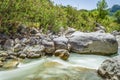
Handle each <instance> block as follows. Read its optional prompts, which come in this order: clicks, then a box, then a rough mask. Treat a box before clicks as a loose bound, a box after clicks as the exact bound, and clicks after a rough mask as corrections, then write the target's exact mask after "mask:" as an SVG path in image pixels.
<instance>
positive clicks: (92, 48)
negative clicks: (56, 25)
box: [0, 24, 118, 66]
mask: <svg viewBox="0 0 120 80" xmlns="http://www.w3.org/2000/svg"><path fill="white" fill-rule="evenodd" d="M100 30H104V29H100ZM0 39H1V40H0V43H1V44H0V50H1V51H0V61H1V66H3V65H4V64H3V65H2V63H4V62H5V61H6V60H7V59H18V58H22V59H26V58H30V59H34V58H40V57H42V56H46V55H50V56H53V55H57V56H59V57H60V58H61V59H63V60H67V59H68V58H69V55H70V54H69V53H71V52H76V53H80V54H81V53H88V54H91V53H92V54H99V55H110V54H114V53H117V50H118V44H117V41H118V40H116V38H115V37H114V36H113V35H111V34H109V33H105V32H104V33H101V32H91V33H85V32H79V31H76V30H75V29H74V28H68V29H67V30H65V29H63V28H62V29H61V32H59V33H57V34H54V33H53V32H50V31H48V32H47V33H46V34H43V32H42V30H40V29H37V28H28V27H27V26H25V25H23V24H20V25H19V28H18V30H17V34H14V35H13V36H10V37H9V36H6V35H0ZM58 54H59V55H58Z"/></svg>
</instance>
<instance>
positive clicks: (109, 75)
mask: <svg viewBox="0 0 120 80" xmlns="http://www.w3.org/2000/svg"><path fill="white" fill-rule="evenodd" d="M97 72H98V74H99V75H100V76H101V77H103V78H104V79H105V80H120V56H119V57H114V58H112V59H107V60H105V61H104V62H103V63H102V64H101V66H100V67H99V69H98V71H97Z"/></svg>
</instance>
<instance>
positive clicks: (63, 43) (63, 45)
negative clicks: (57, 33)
mask: <svg viewBox="0 0 120 80" xmlns="http://www.w3.org/2000/svg"><path fill="white" fill-rule="evenodd" d="M53 41H54V44H55V49H56V50H57V49H68V39H67V38H66V37H64V36H61V37H58V38H54V39H53Z"/></svg>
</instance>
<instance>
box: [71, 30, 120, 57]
mask: <svg viewBox="0 0 120 80" xmlns="http://www.w3.org/2000/svg"><path fill="white" fill-rule="evenodd" d="M69 44H70V45H71V51H73V52H76V53H90V54H91V53H93V54H102V55H109V54H114V53H117V51H118V43H117V41H116V38H115V37H114V36H113V35H111V34H109V33H98V32H91V33H83V32H79V31H77V32H74V33H73V34H72V35H71V37H69Z"/></svg>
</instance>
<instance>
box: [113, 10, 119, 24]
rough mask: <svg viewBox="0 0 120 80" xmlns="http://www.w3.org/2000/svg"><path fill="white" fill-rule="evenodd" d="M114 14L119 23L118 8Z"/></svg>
mask: <svg viewBox="0 0 120 80" xmlns="http://www.w3.org/2000/svg"><path fill="white" fill-rule="evenodd" d="M114 16H115V17H116V19H117V22H118V23H120V10H118V11H117V12H115V14H114Z"/></svg>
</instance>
